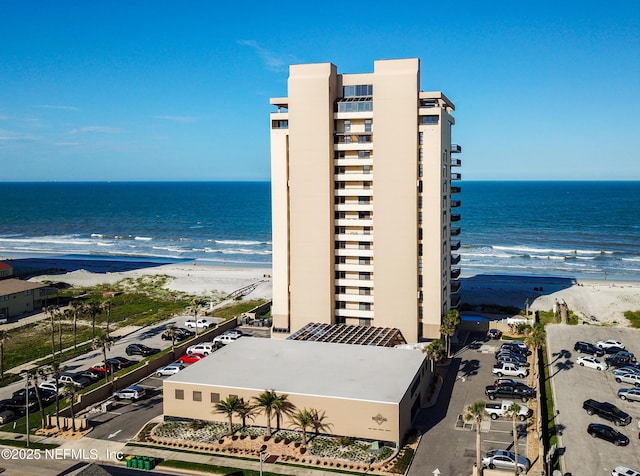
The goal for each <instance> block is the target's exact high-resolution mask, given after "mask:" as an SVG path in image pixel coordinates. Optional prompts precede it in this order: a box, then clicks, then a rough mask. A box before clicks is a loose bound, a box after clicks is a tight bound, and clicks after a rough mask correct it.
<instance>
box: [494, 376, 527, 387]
mask: <svg viewBox="0 0 640 476" xmlns="http://www.w3.org/2000/svg"><path fill="white" fill-rule="evenodd" d="M493 385H513V386H514V387H515V386H518V385H524V384H523V383H522V382H519V381H517V380H514V379H512V378H509V377H501V378H497V379H495V381H494V382H493Z"/></svg>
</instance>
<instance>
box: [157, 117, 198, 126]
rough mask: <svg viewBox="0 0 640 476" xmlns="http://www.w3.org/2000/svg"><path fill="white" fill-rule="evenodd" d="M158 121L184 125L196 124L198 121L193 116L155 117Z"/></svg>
mask: <svg viewBox="0 0 640 476" xmlns="http://www.w3.org/2000/svg"><path fill="white" fill-rule="evenodd" d="M153 117H154V118H156V119H162V120H164V121H171V122H181V123H183V124H188V123H192V122H196V121H197V120H198V119H197V118H196V117H193V116H153Z"/></svg>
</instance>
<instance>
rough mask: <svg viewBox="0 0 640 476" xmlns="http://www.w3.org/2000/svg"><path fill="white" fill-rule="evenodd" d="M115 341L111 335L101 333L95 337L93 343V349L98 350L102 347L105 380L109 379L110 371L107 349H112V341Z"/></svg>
mask: <svg viewBox="0 0 640 476" xmlns="http://www.w3.org/2000/svg"><path fill="white" fill-rule="evenodd" d="M112 342H113V340H112V339H111V337H109V336H105V335H101V336H98V337H95V338H94V339H93V344H92V346H91V347H92V348H93V350H98V349H102V357H103V362H104V366H105V367H104V378H105V381H108V380H109V372H107V351H108V350H111V343H112Z"/></svg>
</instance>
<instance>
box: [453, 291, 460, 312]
mask: <svg viewBox="0 0 640 476" xmlns="http://www.w3.org/2000/svg"><path fill="white" fill-rule="evenodd" d="M461 302H462V298H461V297H460V295H459V294H452V295H451V309H458V307H460V303H461Z"/></svg>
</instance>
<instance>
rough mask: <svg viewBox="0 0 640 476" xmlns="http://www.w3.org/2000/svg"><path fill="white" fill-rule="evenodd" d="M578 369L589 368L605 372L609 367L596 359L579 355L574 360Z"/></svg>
mask: <svg viewBox="0 0 640 476" xmlns="http://www.w3.org/2000/svg"><path fill="white" fill-rule="evenodd" d="M576 362H577V363H578V365H579V366H580V367H589V368H591V369H596V370H607V369H608V368H609V366H608V365H607V364H606V363H604V362H603V361H602V360H600V359H598V358H597V357H588V356H583V355H581V356H580V357H578V358H577V359H576Z"/></svg>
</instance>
